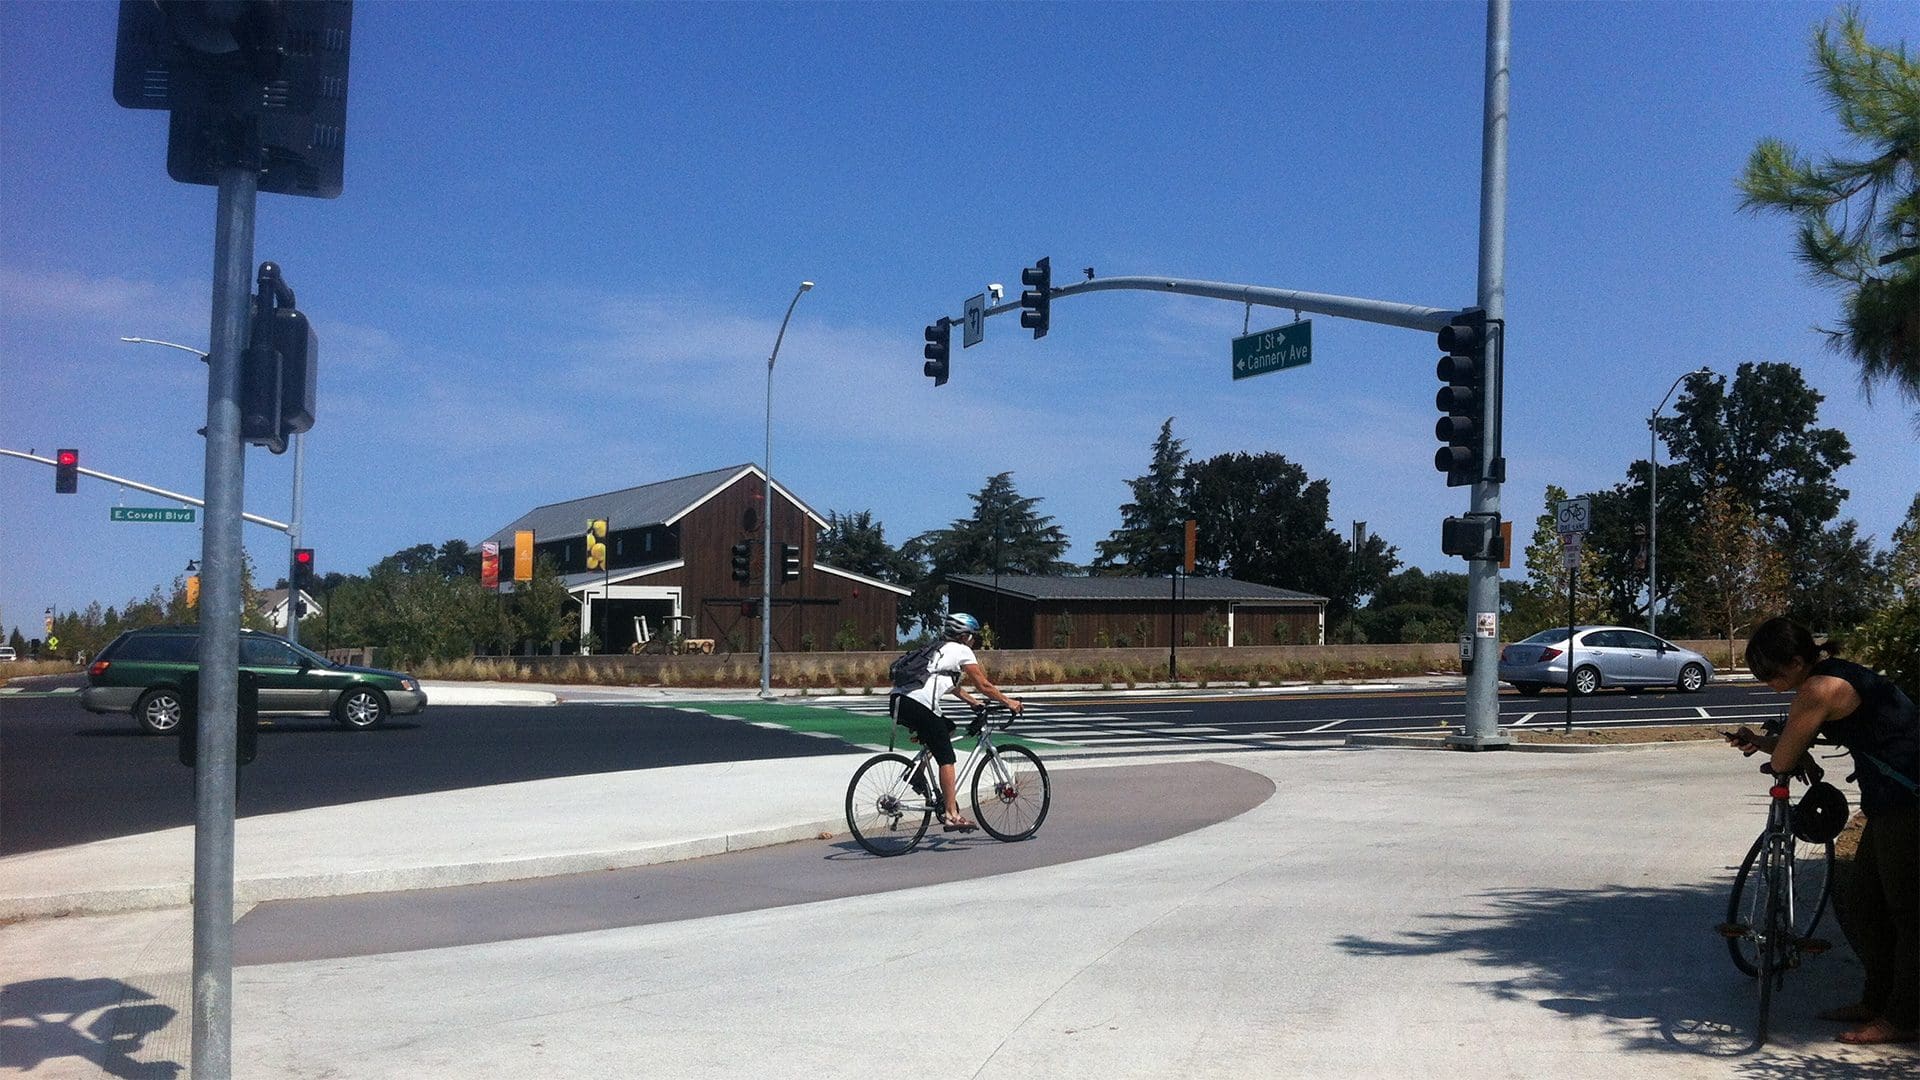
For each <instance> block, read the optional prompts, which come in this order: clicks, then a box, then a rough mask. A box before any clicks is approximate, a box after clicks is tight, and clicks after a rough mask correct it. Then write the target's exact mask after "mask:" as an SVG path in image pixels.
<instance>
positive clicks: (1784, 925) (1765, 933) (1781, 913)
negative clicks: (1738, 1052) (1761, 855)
mask: <svg viewBox="0 0 1920 1080" xmlns="http://www.w3.org/2000/svg"><path fill="white" fill-rule="evenodd" d="M1760 926H1761V930H1760V941H1759V959H1760V977H1759V979H1758V980H1757V981H1758V982H1759V984H1760V1016H1759V1022H1758V1023H1757V1024H1756V1025H1755V1026H1754V1033H1753V1038H1754V1041H1755V1042H1758V1043H1765V1042H1766V1041H1767V1022H1768V1021H1769V1020H1770V1019H1771V1018H1772V1009H1773V988H1774V986H1775V985H1776V984H1777V983H1779V982H1780V979H1781V978H1782V976H1784V975H1785V973H1786V970H1787V968H1788V966H1789V965H1790V964H1791V963H1792V962H1793V947H1794V945H1793V942H1794V938H1793V928H1792V927H1791V926H1790V925H1788V919H1787V882H1786V880H1785V878H1783V877H1782V876H1781V875H1779V874H1774V875H1773V876H1772V878H1771V880H1769V881H1768V888H1767V899H1766V905H1765V911H1764V912H1763V913H1762V914H1761V922H1760Z"/></svg>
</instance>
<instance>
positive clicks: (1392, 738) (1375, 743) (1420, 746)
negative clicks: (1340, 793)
mask: <svg viewBox="0 0 1920 1080" xmlns="http://www.w3.org/2000/svg"><path fill="white" fill-rule="evenodd" d="M1447 738H1448V736H1445V735H1349V736H1347V741H1346V745H1347V746H1359V747H1385V748H1390V749H1398V750H1459V749H1461V747H1458V746H1454V745H1452V744H1450V743H1448V742H1447ZM1694 745H1712V741H1711V740H1709V739H1680V740H1674V741H1669V742H1638V743H1524V742H1517V741H1516V742H1511V743H1508V744H1507V745H1505V746H1501V747H1497V748H1491V749H1500V750H1514V751H1518V752H1520V753H1524V754H1597V753H1600V752H1602V751H1610V750H1664V749H1667V748H1669V747H1674V746H1694Z"/></svg>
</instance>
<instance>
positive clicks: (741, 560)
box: [733, 540, 753, 582]
mask: <svg viewBox="0 0 1920 1080" xmlns="http://www.w3.org/2000/svg"><path fill="white" fill-rule="evenodd" d="M733 580H735V581H742V582H744V581H751V580H753V545H752V544H750V543H748V542H746V541H745V540H742V541H740V542H739V543H737V544H735V545H733Z"/></svg>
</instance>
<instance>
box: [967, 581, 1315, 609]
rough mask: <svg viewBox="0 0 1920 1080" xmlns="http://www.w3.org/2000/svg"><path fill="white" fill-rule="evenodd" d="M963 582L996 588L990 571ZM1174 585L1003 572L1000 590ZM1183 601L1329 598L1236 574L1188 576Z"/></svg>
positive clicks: (1111, 596)
mask: <svg viewBox="0 0 1920 1080" xmlns="http://www.w3.org/2000/svg"><path fill="white" fill-rule="evenodd" d="M947 580H948V581H950V582H953V581H957V582H961V583H964V584H967V585H971V586H973V587H974V588H976V589H984V590H986V591H987V592H994V591H996V587H995V584H994V580H995V579H994V577H993V575H991V574H954V575H952V576H951V577H949V578H947ZM1171 589H1172V585H1171V584H1170V583H1169V580H1168V579H1167V578H1163V577H1038V576H1033V575H1028V574H1001V575H1000V577H999V585H998V587H997V591H998V592H1001V593H1004V594H1005V595H1007V596H1018V597H1021V598H1022V599H1026V600H1166V599H1168V598H1169V597H1170V596H1171ZM1180 599H1181V600H1182V601H1187V602H1191V601H1196V600H1198V601H1207V600H1236V601H1262V600H1265V601H1293V602H1296V603H1299V602H1308V603H1316V604H1324V603H1326V602H1327V598H1326V597H1324V596H1314V595H1313V594H1312V593H1303V592H1295V591H1293V590H1292V589H1276V588H1274V587H1273V586H1271V585H1256V584H1254V583H1253V582H1251V581H1236V580H1234V579H1233V578H1218V577H1189V578H1187V579H1186V580H1185V581H1183V582H1181V584H1180Z"/></svg>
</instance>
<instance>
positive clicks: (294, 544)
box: [120, 336, 307, 645]
mask: <svg viewBox="0 0 1920 1080" xmlns="http://www.w3.org/2000/svg"><path fill="white" fill-rule="evenodd" d="M120 340H121V341H125V342H129V343H131V344H134V345H164V346H166V347H167V348H169V349H179V350H180V351H181V352H190V353H192V354H193V355H195V356H197V357H199V358H200V362H201V363H203V364H204V363H207V361H208V354H207V353H205V352H203V351H201V350H199V349H196V348H194V347H193V346H191V345H179V344H175V343H174V342H171V341H159V340H156V339H154V338H144V337H126V336H122V337H121V338H120ZM306 461H307V440H306V435H305V433H304V432H298V431H296V432H294V433H293V515H292V519H291V520H290V521H289V522H288V523H287V592H288V594H289V595H288V596H287V640H288V641H291V642H293V643H294V644H296V645H298V644H299V643H300V615H299V611H300V590H299V589H298V588H297V587H295V586H294V583H293V579H294V573H293V553H294V552H295V551H297V550H299V548H300V503H301V499H300V479H301V477H302V476H303V475H304V474H305V473H306Z"/></svg>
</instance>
